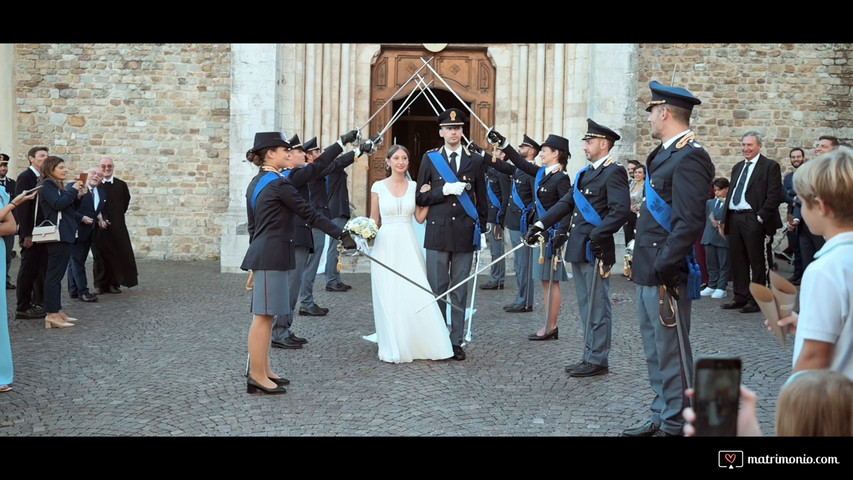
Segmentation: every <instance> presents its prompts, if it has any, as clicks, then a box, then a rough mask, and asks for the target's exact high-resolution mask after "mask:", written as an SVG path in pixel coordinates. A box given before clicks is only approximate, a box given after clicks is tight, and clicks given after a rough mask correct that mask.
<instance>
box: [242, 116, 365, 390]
mask: <svg viewBox="0 0 853 480" xmlns="http://www.w3.org/2000/svg"><path fill="white" fill-rule="evenodd" d="M290 155H291V146H290V143H288V142H287V140H286V139H285V136H284V135H283V134H282V133H281V132H258V133H256V134H255V141H254V146H253V147H252V149H251V150H249V151H248V152H247V153H246V159H247V160H249V161H250V162H252V163H253V164H255V165H257V166H259V167H261V168H260V169H259V171H258V174H257V175H256V176H255V178H254V179H252V181H251V182H250V183H249V186H248V188H247V189H246V213H247V215H248V229H249V236H250V240H249V249H248V251H247V252H246V256H245V258H244V259H243V263H242V265H241V266H240V268H241V269H243V270H251V271H252V272H253V274H254V278H255V284H254V289H253V290H252V304H251V311H252V314H253V319H252V326H251V327H250V328H249V340H248V345H249V359H250V362H251V372H250V374H249V377H248V378H247V379H246V393H257V392H261V393H267V394H282V393H286V392H287V390H285V388H284V385H288V384H290V381H289V380H287V379H285V378H282V377H280V376H279V375H277V374H276V373H274V372H273V371H272V368H271V366H270V336H271V332H272V325H273V316H274V315H287V314H290V313H291V312H292V306H291V300H290V299H291V295H290V292H289V289H290V285H291V282H290V276H291V275H293V274H294V271H293V269H294V267H295V261H296V260H295V256H294V249H293V247H292V246H291V243H290V242H282V239H286V238H292V237H293V226H294V220H293V216H294V215H296V214H298V215H299V216H300V217H302V218H304V219H305V220H306V221H308V223H309V224H311V225H312V226H317V227H319V228H321V229H322V230H323V231H324V232H326V233H327V234H329V235H330V236H333V237H335V238H339V239H340V240H341V241H342V243H343V244H344V245H345V246H346V247H347V248H355V241H353V239H352V237H350V235H349V233H348V232H346V231H342V230H341V229H340V228H339V227H337V226H335V224H333V223H332V222H331V221H329V220H328V219H327V218H325V217H323V216H322V215H320V214H319V213H317V211H316V210H314V209H313V208H311V206H310V205H309V204H308V202H306V201H305V200H304V199H303V198H302V196H301V195H300V194H299V192H298V191H297V190H296V188H294V187H293V185H292V184H291V183H290V181H289V180H287V179H285V178H283V175H281V174H280V170H281V169H283V168H284V167H285V166H286V165H287V163H288V160H289V159H290V158H289V157H290ZM263 167H270V168H271V169H272V170H274V171H267V170H264V168H263Z"/></svg>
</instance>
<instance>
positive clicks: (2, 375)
mask: <svg viewBox="0 0 853 480" xmlns="http://www.w3.org/2000/svg"><path fill="white" fill-rule="evenodd" d="M36 194H37V192H31V193H30V194H28V195H24V194H23V193H22V194H20V195H18V196H17V197H15V198H14V199H13V200H12V201H9V195H8V194H7V193H6V191H5V190H3V189H0V205H2V207H0V235H8V234H10V233H11V234H14V233H15V230H17V228H18V224H17V222H16V221H15V216H14V215H13V212H14V211H15V209H17V208H18V206H19V205H21V204H23V203H25V202H26V201H27V200H31V199H32V198H33V197H35V196H36ZM3 248H5V246H4V245H3V244H2V243H0V250H2V249H3ZM0 257H2V252H0ZM3 268H5V267H4V265H3V263H2V262H0V276H2V273H3ZM7 315H8V313H7V309H6V296H5V295H3V296H2V297H1V298H0V393H3V392H8V391H11V390H12V387H11V383H12V380H14V376H15V375H14V369H13V365H12V346H11V342H10V341H9V318H8V316H7Z"/></svg>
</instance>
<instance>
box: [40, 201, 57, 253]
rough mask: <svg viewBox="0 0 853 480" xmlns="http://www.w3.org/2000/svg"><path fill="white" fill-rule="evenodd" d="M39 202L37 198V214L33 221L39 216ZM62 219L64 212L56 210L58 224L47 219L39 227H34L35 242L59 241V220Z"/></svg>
mask: <svg viewBox="0 0 853 480" xmlns="http://www.w3.org/2000/svg"><path fill="white" fill-rule="evenodd" d="M38 213H39V202H38V200H36V208H35V216H34V217H33V221H35V220H36V219H37V218H38ZM61 220H62V212H56V224H53V222H51V221H50V220H45V221H43V222H41V224H40V225H39V226H37V227H33V243H52V242H58V241H59V222H60V221H61Z"/></svg>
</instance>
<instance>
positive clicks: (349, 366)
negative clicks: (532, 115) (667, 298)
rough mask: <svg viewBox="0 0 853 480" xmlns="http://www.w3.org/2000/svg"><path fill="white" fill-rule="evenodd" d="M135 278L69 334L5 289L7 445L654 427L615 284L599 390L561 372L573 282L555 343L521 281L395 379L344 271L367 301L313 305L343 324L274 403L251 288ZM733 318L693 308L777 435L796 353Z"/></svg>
mask: <svg viewBox="0 0 853 480" xmlns="http://www.w3.org/2000/svg"><path fill="white" fill-rule="evenodd" d="M359 262H367V260H366V259H361V260H359ZM17 264H18V260H17V259H16V260H14V261H13V278H14V272H15V270H16V268H17ZM780 268H782V269H783V270H784V269H785V268H789V267H788V266H787V264H783V265H782V266H780ZM784 271H787V270H784ZM139 272H140V278H139V283H140V286H138V287H134V288H132V289H124V290H123V293H121V294H118V295H102V296H101V297H100V301H99V302H98V303H94V304H86V303H82V302H79V301H77V300H70V299H68V297H67V294H65V293H63V296H64V299H63V301H64V309H65V311H66V312H67V313H68V314H69V315H71V316H73V317H77V318H79V319H80V321H79V322H78V326H76V327H74V328H69V329H62V330H57V329H50V330H46V329H45V328H44V322H43V321H39V320H15V319H14V316H13V314H14V312H13V310H14V292H13V291H7V298H8V301H9V305H10V308H9V310H10V315H11V316H10V321H9V326H10V332H11V339H12V349H13V354H14V362H15V382H14V384H13V386H14V390H13V391H12V392H9V393H5V394H0V437H3V436H36V437H56V436H164V437H186V436H216V437H220V436H522V437H530V436H601V437H613V436H617V435H619V433H620V432H621V431H622V430H623V429H625V428H628V427H631V426H634V425H636V424H639V423H640V422H643V421H645V420H646V419H647V418H648V405H649V403H650V401H651V399H652V393H651V390H650V389H649V386H648V375H647V371H646V366H645V359H644V357H643V352H642V346H641V340H640V334H639V330H638V327H637V322H636V313H635V309H636V304H635V296H636V295H635V288H634V286H633V284H632V283H631V282H630V281H628V279H627V278H625V277H623V276H622V275H621V274H618V273H615V274H614V275H613V278H612V283H611V296H612V299H613V316H614V333H613V342H612V354H611V357H610V361H611V373H610V374H609V375H606V376H600V377H593V378H587V379H575V378H569V377H568V375H566V373H565V372H564V371H563V367H564V366H565V365H568V364H571V363H574V362H575V361H577V360H578V359H579V358H580V355H581V336H580V326H579V316H578V314H577V308H576V301H575V298H574V296H575V295H574V285H573V283H572V281H571V280H570V281H569V282H568V283H566V284H564V287H563V306H562V310H561V318H560V323H559V325H560V339H559V340H557V341H548V342H531V341H528V340H527V338H526V337H527V334H529V333H532V332H534V331H535V330H536V329H537V328H539V327H540V326H541V325H542V324H543V322H544V311H543V309H542V306H541V299H540V300H539V302H538V303H537V304H536V306H535V310H534V311H533V312H531V313H525V314H508V313H505V312H504V311H503V309H502V308H501V307H502V306H503V305H504V304H507V303H510V302H511V300H512V299H513V298H514V296H515V280H514V277H508V279H507V283H506V289H504V290H498V291H483V290H479V291H477V294H476V304H477V305H476V306H477V309H478V311H477V314H476V315H475V317H474V328H473V341H472V342H471V343H470V344H469V345H468V346H467V347H466V351H467V353H468V359H467V360H466V361H464V362H456V361H453V360H449V361H417V362H414V363H409V364H400V365H395V364H387V363H384V362H381V361H379V360H378V358H377V356H376V346H375V345H374V344H372V343H369V342H367V341H365V340H363V339H362V338H361V336H362V335H366V334H369V333H372V332H373V330H374V329H373V318H372V306H371V295H370V277H369V274H366V273H352V272H349V271H345V272H344V273H343V279H344V281H345V282H347V283H350V284H352V285H353V289H352V290H351V291H350V292H347V293H333V292H326V291H325V289H324V285H325V282H324V280H323V278H322V276H320V277H318V281H317V286H316V288H315V295H316V297H317V303H318V304H320V305H322V306H325V307H329V308H330V309H331V312H330V313H329V315H328V316H326V317H299V316H298V317H296V321H295V324H294V330H295V331H296V333H297V334H299V335H300V336H304V337H306V338H308V340H309V341H310V343H309V344H308V345H307V346H306V348H304V349H302V350H277V349H274V350H273V352H272V356H273V358H272V361H273V365H274V368H276V369H277V371H278V372H280V374H282V375H284V376H286V377H288V378H290V379H291V380H292V382H293V383H292V385H291V386H290V387H288V392H287V394H286V395H282V396H261V395H248V394H246V391H245V378H244V377H243V372H244V368H245V363H246V335H247V331H248V327H249V324H250V321H251V315H250V314H249V310H248V309H249V292H247V291H246V290H245V288H244V282H245V280H246V276H245V275H240V274H221V273H219V267H218V263H216V262H174V261H140V262H139ZM485 279H486V277H485V275H483V276H481V277H480V280H481V283H482V281H485ZM537 294H538V295H540V296H541V294H542V290H541V285H540V286H539V288H537ZM721 303H723V300H712V299H710V298H705V299H702V300H699V301H697V302H695V303H694V307H693V329H692V332H691V338H692V341H693V348H694V354H695V355H696V356H700V355H734V356H739V357H741V358H742V359H743V364H744V374H743V380H744V383H745V384H747V385H748V386H750V387H752V388H753V389H755V390H756V391H757V392H758V393H759V395H760V402H759V403H760V411H759V414H760V420H761V423H762V426H763V428H764V431H765V432H766V433H772V432H773V429H772V424H773V418H774V403H775V396H776V394H777V393H778V389H779V387H780V386H781V384H782V383H783V382H784V380H785V379H786V377H787V375H788V374H789V372H790V370H791V353H792V352H791V350H790V348H789V349H788V350H787V351H784V350H782V349H781V348H780V347H779V344H778V343H777V341H776V339H775V337H773V335H772V334H771V333H770V332H768V331H767V330H766V329H765V327H764V326H763V316H762V315H761V314H760V313H756V314H741V313H738V312H736V311H735V312H732V311H728V310H722V309H720V308H719V305H720V304H721Z"/></svg>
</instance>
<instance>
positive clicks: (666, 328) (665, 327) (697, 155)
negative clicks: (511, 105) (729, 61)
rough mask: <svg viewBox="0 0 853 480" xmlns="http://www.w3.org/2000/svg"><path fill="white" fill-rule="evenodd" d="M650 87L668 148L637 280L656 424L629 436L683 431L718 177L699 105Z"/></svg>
mask: <svg viewBox="0 0 853 480" xmlns="http://www.w3.org/2000/svg"><path fill="white" fill-rule="evenodd" d="M649 87H650V89H651V92H652V100H651V102H649V105H648V108H646V111H647V112H649V124H650V127H651V132H652V138H655V139H658V140H660V141H661V144H660V145H659V146H658V147H657V148H655V149H654V150H653V151H652V153H651V154H650V155H649V157H648V159H647V160H646V172H647V174H646V201H645V202H643V204H642V205H641V207H640V212H639V216H638V218H637V237H636V238H635V239H634V264H633V270H632V278H633V280H634V283H635V284H637V304H638V305H637V311H638V316H639V324H640V334H641V336H642V338H643V349H644V350H645V353H646V364H647V366H648V370H649V383H650V384H651V387H652V391H653V392H654V399H653V400H652V404H651V411H652V415H651V418H650V419H649V420H648V421H647V422H646V423H644V424H642V425H641V426H639V427H635V428H631V429H628V430H625V431H624V432H622V434H623V435H625V436H629V437H646V436H652V435H680V434H681V431H682V425H683V423H684V419H683V418H682V416H681V410H682V408H683V407H684V403H685V402H684V389H685V388H686V387H687V385H685V383H686V379H688V378H692V368H693V354H692V352H691V350H690V339H689V332H690V304H691V300H690V298H689V296H688V288H687V282H688V278H689V276H690V273H689V272H690V267H689V265H688V255H690V254H691V252H692V249H693V245H694V243H696V239H697V238H699V235H700V234H701V233H702V230H703V229H704V227H705V201H706V200H707V192H708V191H709V190H710V189H711V181H712V180H713V178H714V164H713V163H712V162H711V157H710V156H709V155H708V152H706V151H705V149H704V148H702V146H701V145H699V143H698V142H696V141H694V139H693V137H694V133H693V131H691V130H690V113H691V112H692V111H693V106H694V105H699V104H700V103H701V102H700V101H699V99H698V98H696V97H694V96H693V94H691V93H690V92H689V91H687V90H685V89H684V88H680V87H666V86H664V85H661V84H660V83H658V82H656V81H652V82H651V83H649ZM667 213H668V214H669V215H666V214H667ZM696 293H698V292H696ZM667 295H668V296H670V297H671V299H672V300H673V301H674V302H675V304H676V305H677V309H676V310H677V312H678V315H677V317H676V319H675V321H674V322H673V320H672V319H668V320H667V321H666V322H665V321H664V315H662V313H663V312H662V303H661V302H662V301H664V300H665V297H666V296H667ZM663 308H666V307H665V305H664V307H663ZM679 332H680V338H679ZM682 352H683V357H682Z"/></svg>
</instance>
